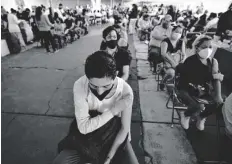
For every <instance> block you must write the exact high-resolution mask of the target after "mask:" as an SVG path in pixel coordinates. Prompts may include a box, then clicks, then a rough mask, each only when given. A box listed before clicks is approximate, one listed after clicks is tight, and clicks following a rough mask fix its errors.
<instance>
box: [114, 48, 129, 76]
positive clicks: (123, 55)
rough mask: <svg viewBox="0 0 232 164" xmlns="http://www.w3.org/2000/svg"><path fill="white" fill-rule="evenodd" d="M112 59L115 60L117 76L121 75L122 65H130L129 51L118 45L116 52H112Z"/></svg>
mask: <svg viewBox="0 0 232 164" xmlns="http://www.w3.org/2000/svg"><path fill="white" fill-rule="evenodd" d="M114 59H115V61H116V67H117V71H118V77H122V75H123V66H126V65H128V66H129V65H130V62H131V56H130V53H129V52H128V51H126V50H124V49H122V48H120V47H118V49H117V51H116V53H115V54H114Z"/></svg>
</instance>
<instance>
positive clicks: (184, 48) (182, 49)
mask: <svg viewBox="0 0 232 164" xmlns="http://www.w3.org/2000/svg"><path fill="white" fill-rule="evenodd" d="M185 44H186V42H185V40H183V42H182V47H181V62H184V61H185V59H186V56H187V55H186V45H185Z"/></svg>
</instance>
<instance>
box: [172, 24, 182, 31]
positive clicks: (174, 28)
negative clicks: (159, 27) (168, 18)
mask: <svg viewBox="0 0 232 164" xmlns="http://www.w3.org/2000/svg"><path fill="white" fill-rule="evenodd" d="M177 28H182V27H181V26H180V25H177V26H174V27H173V28H172V32H173V31H175V30H176V29H177Z"/></svg>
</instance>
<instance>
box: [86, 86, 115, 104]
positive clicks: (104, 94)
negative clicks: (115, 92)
mask: <svg viewBox="0 0 232 164" xmlns="http://www.w3.org/2000/svg"><path fill="white" fill-rule="evenodd" d="M113 87H114V85H112V87H111V88H110V89H108V90H106V91H105V92H103V93H102V94H101V95H99V94H98V92H97V91H96V90H95V89H93V88H91V87H89V88H90V90H91V92H92V93H93V94H94V95H95V96H96V97H97V98H98V99H99V100H100V101H102V100H103V99H104V98H105V97H106V96H107V95H108V94H109V93H110V91H111V90H112V89H113Z"/></svg>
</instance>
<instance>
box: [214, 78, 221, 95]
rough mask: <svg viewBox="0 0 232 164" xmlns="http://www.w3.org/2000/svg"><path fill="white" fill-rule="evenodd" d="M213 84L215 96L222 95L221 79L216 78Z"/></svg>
mask: <svg viewBox="0 0 232 164" xmlns="http://www.w3.org/2000/svg"><path fill="white" fill-rule="evenodd" d="M213 84H214V88H215V96H216V97H221V82H220V81H219V80H214V82H213Z"/></svg>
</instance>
